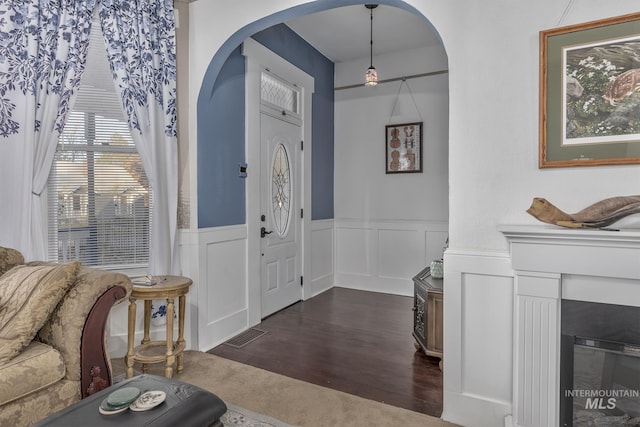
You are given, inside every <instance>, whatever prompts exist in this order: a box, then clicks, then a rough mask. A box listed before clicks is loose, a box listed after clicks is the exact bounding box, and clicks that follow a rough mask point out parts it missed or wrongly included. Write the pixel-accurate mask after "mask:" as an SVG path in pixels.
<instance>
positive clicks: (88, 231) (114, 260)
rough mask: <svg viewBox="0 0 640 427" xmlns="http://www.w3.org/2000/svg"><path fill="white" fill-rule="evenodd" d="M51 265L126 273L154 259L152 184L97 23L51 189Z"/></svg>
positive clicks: (49, 210) (57, 153) (51, 182)
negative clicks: (75, 264)
mask: <svg viewBox="0 0 640 427" xmlns="http://www.w3.org/2000/svg"><path fill="white" fill-rule="evenodd" d="M48 193H49V198H48V212H49V222H48V227H49V228H48V230H49V259H50V260H52V261H57V262H64V261H70V260H80V261H82V262H83V264H84V265H88V266H99V267H102V268H112V269H126V268H136V267H144V266H146V265H147V263H148V259H149V228H150V215H149V213H150V208H151V203H152V197H151V191H150V188H149V180H148V179H147V177H146V175H145V172H144V169H143V167H142V161H141V159H140V156H139V155H138V152H137V150H136V147H135V144H134V141H133V139H132V137H131V133H130V131H129V126H128V123H127V120H126V118H125V117H124V114H123V113H122V109H121V106H120V99H119V96H118V95H117V93H116V92H115V86H114V83H113V79H112V76H111V71H110V69H109V64H108V62H107V55H106V51H105V48H104V42H103V40H102V34H101V30H100V24H99V23H98V22H96V20H94V23H93V25H92V30H91V41H90V45H89V53H88V56H87V64H86V68H85V72H84V74H83V77H82V81H81V84H80V88H79V91H78V95H77V98H76V101H75V104H74V106H73V108H72V110H71V112H70V114H69V117H68V118H67V122H66V124H65V128H64V131H63V132H62V134H61V136H60V138H59V140H58V146H57V149H56V155H55V159H54V163H53V167H52V169H51V173H50V175H49V182H48Z"/></svg>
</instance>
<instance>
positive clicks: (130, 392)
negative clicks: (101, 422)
mask: <svg viewBox="0 0 640 427" xmlns="http://www.w3.org/2000/svg"><path fill="white" fill-rule="evenodd" d="M138 396H140V389H139V388H137V387H122V388H120V389H118V390H116V391H114V392H113V393H111V394H110V395H109V396H107V403H108V405H109V406H110V407H111V408H112V409H119V408H120V407H122V406H129V405H130V404H131V402H133V401H134V400H136V399H137V398H138ZM105 409H109V408H105Z"/></svg>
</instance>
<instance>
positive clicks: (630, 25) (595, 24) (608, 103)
mask: <svg viewBox="0 0 640 427" xmlns="http://www.w3.org/2000/svg"><path fill="white" fill-rule="evenodd" d="M539 109H540V111H539V114H540V123H539V126H540V129H539V159H538V165H539V167H540V168H548V167H566V166H593V165H615V164H638V163H640V13H634V14H630V15H624V16H618V17H614V18H608V19H603V20H598V21H591V22H586V23H582V24H578V25H571V26H566V27H561V28H555V29H551V30H545V31H541V32H540V106H539Z"/></svg>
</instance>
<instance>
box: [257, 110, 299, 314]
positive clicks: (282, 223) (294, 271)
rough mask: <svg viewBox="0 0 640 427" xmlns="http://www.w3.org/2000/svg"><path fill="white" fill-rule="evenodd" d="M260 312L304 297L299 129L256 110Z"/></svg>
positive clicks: (290, 123) (279, 307) (266, 311)
mask: <svg viewBox="0 0 640 427" xmlns="http://www.w3.org/2000/svg"><path fill="white" fill-rule="evenodd" d="M260 135H261V137H260V138H261V145H260V155H261V180H260V181H261V203H260V205H261V216H260V220H261V233H260V235H261V265H260V275H261V296H262V303H261V309H262V310H261V311H262V318H265V317H266V316H269V315H270V314H272V313H275V312H276V311H279V310H281V309H283V308H285V307H287V306H289V305H291V304H293V303H295V302H298V301H300V300H301V299H302V287H301V261H302V259H301V258H302V256H301V245H300V243H301V238H300V236H301V219H300V217H301V211H300V206H301V203H300V198H301V197H300V194H301V175H300V172H301V170H300V169H301V168H300V158H301V154H300V150H301V146H300V145H301V144H302V143H301V139H302V138H301V135H302V128H301V126H300V124H299V123H298V122H296V121H291V120H287V117H286V114H284V113H282V116H281V117H278V116H276V115H275V114H268V113H264V112H263V113H261V114H260Z"/></svg>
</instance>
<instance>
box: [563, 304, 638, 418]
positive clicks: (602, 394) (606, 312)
mask: <svg viewBox="0 0 640 427" xmlns="http://www.w3.org/2000/svg"><path fill="white" fill-rule="evenodd" d="M561 314H562V315H561V322H562V323H561V330H562V337H561V353H560V425H561V426H575V427H583V426H638V427H640V308H638V307H628V306H620V305H613V304H600V303H592V302H584V301H572V300H562V313H561Z"/></svg>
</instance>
